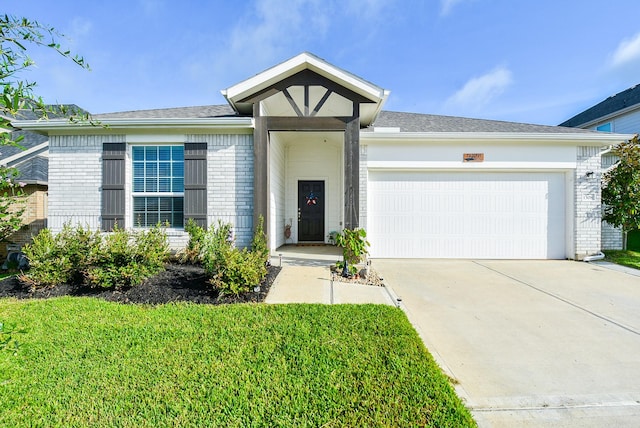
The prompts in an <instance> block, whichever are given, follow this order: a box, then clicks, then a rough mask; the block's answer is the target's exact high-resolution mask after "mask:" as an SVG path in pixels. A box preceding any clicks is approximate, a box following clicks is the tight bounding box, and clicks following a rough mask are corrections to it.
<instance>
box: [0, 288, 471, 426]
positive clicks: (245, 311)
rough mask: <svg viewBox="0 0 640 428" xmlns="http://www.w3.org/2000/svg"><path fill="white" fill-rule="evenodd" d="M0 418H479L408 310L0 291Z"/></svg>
mask: <svg viewBox="0 0 640 428" xmlns="http://www.w3.org/2000/svg"><path fill="white" fill-rule="evenodd" d="M0 320H4V321H5V322H7V323H9V324H17V327H18V328H19V329H23V330H25V331H24V332H22V333H18V334H15V335H14V338H16V339H18V340H19V342H20V347H19V350H18V352H17V354H16V355H14V354H13V353H12V352H8V351H7V350H5V351H0V426H11V427H21V426H64V427H76V426H80V427H83V426H109V427H110V426H114V427H115V426H117V427H163V426H171V427H176V426H193V427H201V426H224V427H227V426H231V427H234V426H235V427H262V426H264V427H276V426H296V427H305V426H308V427H319V426H324V427H340V426H350V427H352V426H434V427H436V426H437V427H464V426H475V423H474V421H473V420H472V418H471V416H470V413H469V412H468V411H467V410H466V409H465V408H464V406H463V404H462V403H461V402H460V400H459V399H458V397H457V396H456V395H455V393H454V392H453V388H452V387H451V385H450V383H449V381H448V380H447V378H446V377H445V376H444V375H443V374H442V372H441V371H440V369H439V368H438V367H437V365H436V364H435V363H434V361H433V359H432V357H431V356H430V355H429V353H428V352H427V351H426V349H425V348H424V346H423V344H422V342H421V341H420V339H419V337H418V335H417V334H416V332H415V330H414V329H413V328H412V327H411V325H410V323H409V322H408V320H407V318H406V316H405V315H404V313H403V312H402V311H401V310H399V309H396V308H392V307H385V306H378V305H359V306H356V305H335V306H326V305H228V306H207V305H187V304H172V305H163V306H156V307H151V306H133V305H120V304H115V303H109V302H104V301H100V300H97V299H91V298H71V297H67V298H57V299H50V300H40V301H17V300H13V299H0Z"/></svg>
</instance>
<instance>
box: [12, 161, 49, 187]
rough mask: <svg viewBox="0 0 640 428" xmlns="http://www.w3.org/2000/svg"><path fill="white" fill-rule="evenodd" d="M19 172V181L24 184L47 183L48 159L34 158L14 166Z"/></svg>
mask: <svg viewBox="0 0 640 428" xmlns="http://www.w3.org/2000/svg"><path fill="white" fill-rule="evenodd" d="M15 167H16V169H17V170H18V171H20V175H19V176H18V180H19V181H24V182H26V183H36V182H37V183H47V182H48V181H49V158H47V157H45V156H35V157H32V158H29V159H26V160H25V161H24V162H21V163H19V164H17V165H15Z"/></svg>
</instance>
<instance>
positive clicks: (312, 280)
mask: <svg viewBox="0 0 640 428" xmlns="http://www.w3.org/2000/svg"><path fill="white" fill-rule="evenodd" d="M341 257H342V256H341V253H340V250H339V249H338V248H336V247H332V246H309V247H296V246H285V247H281V248H279V249H278V250H276V252H275V253H273V254H272V256H271V263H272V264H273V265H275V266H279V265H281V266H282V270H281V271H280V273H279V274H278V277H277V278H276V280H275V281H274V283H273V285H271V289H270V290H269V294H268V295H267V298H266V299H265V302H266V303H324V304H339V303H355V304H362V303H375V304H382V305H394V301H393V300H392V297H391V295H390V294H389V292H388V291H387V289H386V288H385V287H375V286H370V285H357V284H348V283H344V282H340V281H332V280H331V272H330V270H329V265H330V264H332V263H335V262H336V260H339V259H340V258H341Z"/></svg>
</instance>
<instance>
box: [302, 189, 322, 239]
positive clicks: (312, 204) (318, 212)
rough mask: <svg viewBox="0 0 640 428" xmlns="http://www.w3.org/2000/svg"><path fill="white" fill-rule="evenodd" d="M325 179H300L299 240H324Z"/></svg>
mask: <svg viewBox="0 0 640 428" xmlns="http://www.w3.org/2000/svg"><path fill="white" fill-rule="evenodd" d="M324 199H325V198H324V181H308V180H305V181H298V241H324Z"/></svg>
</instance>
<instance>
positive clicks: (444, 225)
mask: <svg viewBox="0 0 640 428" xmlns="http://www.w3.org/2000/svg"><path fill="white" fill-rule="evenodd" d="M222 93H223V95H224V96H225V98H226V100H227V101H228V104H227V105H214V106H202V107H186V108H171V109H161V110H145V111H131V112H121V113H112V114H103V115H96V116H94V117H95V119H97V120H99V121H101V122H102V123H103V124H105V125H108V127H96V126H90V125H86V124H82V123H70V122H68V121H65V120H59V119H58V120H56V119H51V120H48V121H33V120H20V121H16V123H15V126H17V127H20V128H22V129H25V130H29V131H35V132H40V133H44V134H46V135H48V137H49V219H48V222H49V227H50V228H51V229H53V230H54V231H57V230H60V228H61V227H62V226H63V224H64V223H65V222H72V223H81V224H85V225H89V226H91V227H95V228H98V227H99V228H101V229H102V230H105V231H108V230H111V229H112V228H113V227H114V225H115V224H118V225H120V226H124V227H145V226H149V225H153V224H156V223H157V222H158V221H161V222H168V223H169V224H170V228H169V229H168V233H169V237H170V241H171V243H172V245H174V246H180V245H184V244H185V242H186V240H187V235H186V233H185V232H184V229H183V226H184V224H185V221H186V220H187V219H194V220H195V221H196V222H198V223H199V224H201V225H211V224H215V223H216V222H217V220H224V221H228V222H231V223H232V224H233V227H234V234H235V239H236V242H237V244H238V245H240V246H246V245H249V244H250V240H251V236H252V228H253V226H254V225H255V224H256V221H257V220H258V219H259V218H260V217H263V218H264V219H265V229H266V232H267V235H268V239H269V245H270V247H271V248H272V249H276V248H278V247H280V246H282V245H284V244H288V243H322V242H327V241H328V239H329V235H330V234H331V232H333V231H340V230H342V229H343V228H355V227H363V228H365V229H366V230H367V234H368V239H369V241H370V243H371V248H370V252H371V255H372V257H379V258H380V257H404V258H410V257H414V258H415V257H438V258H496V259H522V258H524V259H565V258H570V259H582V258H584V257H585V256H588V255H591V254H594V253H596V252H598V251H600V247H601V241H600V232H601V229H600V228H601V225H600V223H601V222H600V218H601V212H600V192H599V188H600V163H601V153H602V151H603V150H604V149H605V148H607V147H609V146H610V145H612V144H617V143H619V142H621V141H623V140H625V139H628V138H630V137H631V136H629V135H622V134H613V133H601V132H595V131H590V130H582V129H574V128H566V127H556V126H542V125H531V124H521V123H510V122H501V121H492V120H479V119H468V118H460V117H448V116H435V115H428V114H415V113H403V112H391V111H384V110H383V106H384V104H385V101H386V100H387V98H388V97H389V94H390V92H389V91H388V90H385V89H383V88H381V87H379V86H377V85H375V84H373V83H371V82H368V81H366V80H364V79H362V78H360V77H358V76H355V75H353V74H351V73H349V72H348V71H346V70H343V69H341V68H339V67H336V66H334V65H332V64H330V63H328V62H326V61H324V60H322V59H320V58H318V57H317V56H314V55H312V54H310V53H302V54H300V55H297V56H295V57H293V58H291V59H289V60H287V61H285V62H283V63H281V64H278V65H276V66H274V67H272V68H270V69H268V70H266V71H264V72H262V73H259V74H257V75H255V76H253V77H250V78H248V79H246V80H243V81H241V82H240V83H238V84H236V85H234V86H231V87H230V88H227V89H226V90H224V91H223V92H222ZM287 230H288V231H289V232H290V233H289V234H285V231H287Z"/></svg>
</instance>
